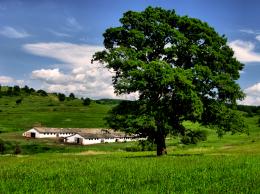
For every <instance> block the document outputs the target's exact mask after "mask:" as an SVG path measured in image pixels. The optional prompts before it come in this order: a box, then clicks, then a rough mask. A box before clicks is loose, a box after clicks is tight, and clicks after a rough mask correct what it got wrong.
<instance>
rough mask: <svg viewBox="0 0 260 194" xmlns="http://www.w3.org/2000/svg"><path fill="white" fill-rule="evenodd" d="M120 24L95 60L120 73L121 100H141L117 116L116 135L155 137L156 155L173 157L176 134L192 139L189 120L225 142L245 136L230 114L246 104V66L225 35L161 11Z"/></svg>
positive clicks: (129, 15) (116, 80) (127, 17)
mask: <svg viewBox="0 0 260 194" xmlns="http://www.w3.org/2000/svg"><path fill="white" fill-rule="evenodd" d="M120 22H121V25H120V26H118V27H113V28H109V29H107V30H106V31H105V33H104V34H103V35H104V46H105V50H104V51H101V52H97V53H95V55H94V57H93V60H94V61H99V62H102V63H103V64H105V66H106V67H107V68H108V69H110V70H113V71H114V73H115V75H114V76H113V85H114V89H115V92H116V94H130V93H134V92H137V93H138V95H139V97H138V100H136V101H124V102H122V103H121V104H119V105H118V106H117V107H115V108H114V109H113V110H112V111H111V113H110V116H109V118H108V123H109V125H110V126H111V127H112V128H114V129H118V130H124V131H126V132H129V133H139V134H141V135H143V136H148V138H149V139H150V140H153V141H154V142H155V143H156V144H157V155H162V154H164V153H166V145H165V137H166V136H167V135H168V134H169V133H172V134H181V135H185V133H186V132H187V129H185V127H184V126H183V121H185V120H190V121H194V122H195V121H198V122H200V123H201V124H203V125H210V126H213V127H216V129H217V132H218V134H219V135H222V134H224V133H225V132H226V131H232V132H233V133H234V132H243V131H244V128H245V126H244V123H243V120H242V119H241V116H240V115H239V113H238V112H236V111H234V110H232V109H230V107H231V108H233V107H234V106H235V105H236V101H237V100H239V99H243V97H244V94H243V92H242V91H241V89H240V87H239V85H238V84H237V83H236V80H237V79H238V78H239V71H240V70H242V68H243V64H241V63H240V62H239V61H237V60H236V58H235V57H234V52H233V51H232V49H231V48H230V47H229V46H228V45H227V39H226V38H225V36H220V35H219V34H218V33H217V32H216V31H215V30H214V28H212V27H210V26H209V25H208V24H207V23H205V22H202V21H201V20H199V19H195V18H190V17H188V16H179V15H177V14H176V13H175V11H174V10H164V9H162V8H153V7H148V8H146V9H145V10H144V11H142V12H135V11H128V12H126V13H124V15H123V17H122V18H121V19H120ZM227 104H228V105H229V106H227Z"/></svg>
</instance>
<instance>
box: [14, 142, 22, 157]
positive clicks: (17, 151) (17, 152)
mask: <svg viewBox="0 0 260 194" xmlns="http://www.w3.org/2000/svg"><path fill="white" fill-rule="evenodd" d="M21 153H22V149H21V147H20V145H18V144H16V145H15V148H14V154H15V155H17V154H21Z"/></svg>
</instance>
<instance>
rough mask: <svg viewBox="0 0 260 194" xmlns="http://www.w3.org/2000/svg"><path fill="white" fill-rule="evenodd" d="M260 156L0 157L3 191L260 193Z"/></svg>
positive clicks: (1, 191)
mask: <svg viewBox="0 0 260 194" xmlns="http://www.w3.org/2000/svg"><path fill="white" fill-rule="evenodd" d="M259 161H260V156H259V155H256V156H253V155H238V156H200V155H193V156H185V157H181V156H167V157H160V158H158V157H154V156H151V155H149V154H147V153H142V154H140V153H135V154H125V153H122V154H120V153H118V154H113V155H96V156H93V155H92V156H85V155H83V156H79V155H62V154H45V155H37V156H27V157H26V156H25V157H12V156H2V157H0V166H1V168H0V193H250V194H251V193H260V187H259V183H260V176H259V172H260V162H259Z"/></svg>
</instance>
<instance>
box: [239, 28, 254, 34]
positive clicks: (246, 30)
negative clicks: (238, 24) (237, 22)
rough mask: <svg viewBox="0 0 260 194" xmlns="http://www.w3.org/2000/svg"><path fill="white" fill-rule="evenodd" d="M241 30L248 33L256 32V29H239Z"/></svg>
mask: <svg viewBox="0 0 260 194" xmlns="http://www.w3.org/2000/svg"><path fill="white" fill-rule="evenodd" d="M239 31H240V32H244V33H247V34H255V31H254V30H252V29H241V30H239Z"/></svg>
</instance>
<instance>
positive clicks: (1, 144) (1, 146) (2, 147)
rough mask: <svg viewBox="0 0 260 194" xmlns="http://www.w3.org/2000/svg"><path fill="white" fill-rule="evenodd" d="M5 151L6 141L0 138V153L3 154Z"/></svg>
mask: <svg viewBox="0 0 260 194" xmlns="http://www.w3.org/2000/svg"><path fill="white" fill-rule="evenodd" d="M4 151H5V142H4V141H3V140H2V139H0V153H1V154H3V153H4Z"/></svg>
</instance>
